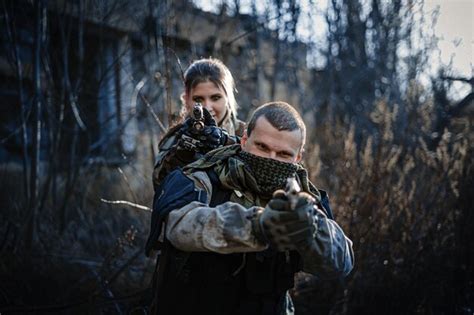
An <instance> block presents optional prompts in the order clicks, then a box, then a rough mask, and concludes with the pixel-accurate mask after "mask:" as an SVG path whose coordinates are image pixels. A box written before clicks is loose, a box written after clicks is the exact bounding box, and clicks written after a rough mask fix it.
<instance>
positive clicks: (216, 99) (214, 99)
mask: <svg viewBox="0 0 474 315" xmlns="http://www.w3.org/2000/svg"><path fill="white" fill-rule="evenodd" d="M221 98H222V96H220V95H216V96H213V97H212V100H213V101H218V100H220V99H221Z"/></svg>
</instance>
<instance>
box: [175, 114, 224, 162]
mask: <svg viewBox="0 0 474 315" xmlns="http://www.w3.org/2000/svg"><path fill="white" fill-rule="evenodd" d="M203 114H204V127H203V128H202V129H199V130H196V129H195V128H192V122H193V120H192V119H191V118H189V119H187V120H186V121H185V122H184V125H183V128H182V136H181V141H180V142H181V143H180V146H181V147H183V148H185V149H187V150H190V151H195V152H198V153H202V154H204V153H207V152H209V151H211V150H214V149H216V148H218V147H221V146H223V145H225V144H226V143H227V140H228V139H229V135H228V133H227V132H226V131H225V130H224V129H221V128H219V127H217V123H216V121H215V120H214V118H213V117H212V115H211V114H210V113H209V111H208V110H207V109H206V108H203Z"/></svg>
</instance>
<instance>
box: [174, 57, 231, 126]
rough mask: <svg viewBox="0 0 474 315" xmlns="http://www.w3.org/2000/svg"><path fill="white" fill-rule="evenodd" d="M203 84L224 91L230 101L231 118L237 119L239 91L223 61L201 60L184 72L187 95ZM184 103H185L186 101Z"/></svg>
mask: <svg viewBox="0 0 474 315" xmlns="http://www.w3.org/2000/svg"><path fill="white" fill-rule="evenodd" d="M203 82H212V83H214V84H215V85H216V86H217V87H219V88H220V89H222V90H223V91H224V93H225V95H226V97H227V100H228V104H227V105H228V110H230V115H229V116H231V117H233V118H236V117H237V107H238V106H237V102H236V100H235V96H234V91H237V90H236V89H235V83H234V78H233V77H232V73H230V71H229V69H228V68H227V67H226V66H225V65H224V64H223V63H222V61H220V60H219V59H214V58H203V59H199V60H196V61H194V62H193V63H192V64H191V65H190V66H189V67H188V69H186V71H185V72H184V88H185V92H186V94H190V93H191V90H192V89H193V88H195V87H196V85H198V84H199V83H203ZM183 103H185V102H184V99H183ZM184 107H186V106H184ZM226 117H228V115H226Z"/></svg>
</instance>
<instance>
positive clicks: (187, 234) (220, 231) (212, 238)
mask: <svg viewBox="0 0 474 315" xmlns="http://www.w3.org/2000/svg"><path fill="white" fill-rule="evenodd" d="M190 178H192V179H193V180H194V181H195V183H196V186H197V187H198V189H199V188H200V189H204V190H206V192H207V196H211V194H212V186H211V182H210V179H209V177H208V176H207V174H206V173H204V172H196V173H194V174H192V175H190ZM209 200H210V198H208V200H207V202H206V203H202V202H198V201H194V202H192V203H190V204H187V205H185V206H184V207H182V208H179V209H176V210H173V211H171V212H170V214H169V215H168V220H167V224H166V238H167V239H168V240H169V241H170V242H171V244H173V246H174V247H176V248H178V249H180V250H183V251H200V252H204V251H209V252H216V253H220V254H227V253H239V252H241V253H243V252H256V251H262V250H264V249H266V247H267V246H266V245H263V244H261V243H260V242H258V241H257V239H256V238H255V236H254V235H253V233H252V227H251V222H250V220H249V217H250V216H252V214H253V213H254V212H255V211H256V209H257V208H256V207H252V208H249V209H247V208H245V207H243V206H242V205H240V204H238V203H234V202H230V201H229V202H226V203H223V204H220V205H218V206H216V207H209V205H208V203H209Z"/></svg>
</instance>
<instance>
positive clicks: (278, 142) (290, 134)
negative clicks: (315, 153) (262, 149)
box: [251, 116, 302, 151]
mask: <svg viewBox="0 0 474 315" xmlns="http://www.w3.org/2000/svg"><path fill="white" fill-rule="evenodd" d="M252 136H253V138H254V141H256V142H271V143H267V144H268V145H272V146H275V147H279V148H280V147H281V148H282V149H293V150H296V151H299V149H300V147H301V144H302V136H301V130H299V129H296V130H292V131H289V130H278V129H277V128H275V127H274V126H273V125H272V124H271V123H270V122H269V121H268V119H267V118H266V117H265V116H260V117H259V118H258V119H257V120H256V121H255V128H254V130H253V131H252V134H251V137H252Z"/></svg>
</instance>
